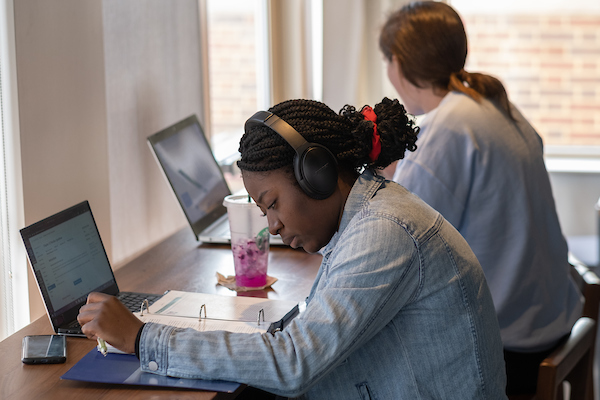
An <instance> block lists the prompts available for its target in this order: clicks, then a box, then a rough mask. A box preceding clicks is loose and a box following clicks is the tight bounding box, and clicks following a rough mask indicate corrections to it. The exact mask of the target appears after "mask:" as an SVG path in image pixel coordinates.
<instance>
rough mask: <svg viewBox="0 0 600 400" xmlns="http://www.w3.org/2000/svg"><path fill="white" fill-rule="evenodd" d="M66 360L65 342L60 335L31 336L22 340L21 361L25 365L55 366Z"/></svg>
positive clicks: (63, 337)
mask: <svg viewBox="0 0 600 400" xmlns="http://www.w3.org/2000/svg"><path fill="white" fill-rule="evenodd" d="M66 360H67V341H66V337H65V336H62V335H33V336H25V337H24V338H23V354H22V358H21V361H23V362H24V363H25V364H57V363H63V362H65V361H66Z"/></svg>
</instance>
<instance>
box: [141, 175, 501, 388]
mask: <svg viewBox="0 0 600 400" xmlns="http://www.w3.org/2000/svg"><path fill="white" fill-rule="evenodd" d="M298 212H301V211H300V210H299V211H298ZM140 363H141V368H142V370H143V371H146V372H150V368H149V365H152V366H153V367H154V368H153V369H155V371H152V372H155V373H157V374H163V375H171V376H177V377H184V378H203V379H223V380H230V381H237V382H242V383H247V384H249V385H251V386H255V387H258V388H260V389H264V390H266V391H269V392H272V393H276V394H279V395H282V396H289V397H296V396H302V398H306V399H328V400H333V399H344V400H352V399H366V398H372V399H394V400H396V399H407V400H418V399H452V400H455V399H461V400H466V399H504V398H505V394H504V392H505V383H506V380H505V372H504V360H503V353H502V344H501V341H500V333H499V328H498V322H497V319H496V314H495V312H494V308H493V303H492V299H491V295H490V293H489V290H488V287H487V285H486V283H485V278H484V275H483V272H482V270H481V267H480V266H479V264H478V262H477V260H476V258H475V256H474V255H473V253H472V252H471V250H470V249H469V247H468V245H467V244H466V242H465V241H464V239H463V238H462V237H461V236H460V234H459V233H458V232H457V231H456V230H455V229H454V228H453V227H452V226H451V225H450V224H449V223H447V222H446V221H445V220H444V219H443V218H442V217H441V216H440V214H439V213H437V212H436V211H435V210H433V209H432V208H431V207H429V206H427V205H426V204H425V203H424V202H422V201H421V200H420V199H419V198H418V197H416V196H414V195H412V194H410V193H409V192H408V191H407V190H405V189H404V188H403V187H401V186H400V185H397V184H396V183H393V182H390V181H385V180H383V178H381V177H377V176H374V175H373V174H372V173H371V172H370V171H366V172H365V173H363V174H362V175H361V177H359V179H358V180H357V182H356V184H355V185H354V187H353V188H352V191H351V193H350V195H349V197H348V199H347V202H346V205H345V207H344V213H343V216H342V220H341V224H340V228H339V231H338V232H337V233H336V234H335V235H334V237H333V238H332V239H331V241H330V243H329V244H328V245H327V246H326V247H325V248H324V250H323V262H322V264H321V267H320V269H319V272H318V275H317V277H316V279H315V283H314V286H313V288H312V290H311V293H310V295H309V297H308V299H307V307H306V310H305V311H304V312H303V313H301V314H300V315H299V316H298V317H296V318H295V319H294V320H293V321H292V322H291V323H290V325H288V326H287V327H286V328H285V329H284V330H283V331H281V332H276V333H275V334H274V335H271V334H268V333H265V334H258V333H256V334H239V333H237V334H236V333H226V332H203V333H201V332H197V331H195V330H192V329H178V328H174V327H168V326H163V325H156V324H147V325H146V326H145V327H144V329H143V330H142V334H141V337H140Z"/></svg>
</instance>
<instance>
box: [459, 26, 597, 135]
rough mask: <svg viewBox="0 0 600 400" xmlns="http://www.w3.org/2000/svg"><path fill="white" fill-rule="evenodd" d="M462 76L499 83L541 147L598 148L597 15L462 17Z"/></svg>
mask: <svg viewBox="0 0 600 400" xmlns="http://www.w3.org/2000/svg"><path fill="white" fill-rule="evenodd" d="M463 21H464V24H465V26H466V30H467V35H468V38H469V56H468V58H467V66H466V69H467V71H470V72H485V73H488V74H490V75H494V76H496V77H497V78H500V79H501V80H502V82H503V83H504V85H505V87H506V89H507V91H508V94H509V98H510V99H511V101H512V102H513V103H515V104H516V105H517V107H519V109H520V110H521V112H522V113H523V114H524V115H525V116H526V117H527V118H528V119H529V120H530V121H531V123H532V124H533V126H534V127H535V128H536V129H537V131H538V132H539V134H540V135H541V136H542V137H543V138H544V142H545V143H546V144H552V145H600V15H539V16H536V15H493V16H491V15H466V16H465V15H463Z"/></svg>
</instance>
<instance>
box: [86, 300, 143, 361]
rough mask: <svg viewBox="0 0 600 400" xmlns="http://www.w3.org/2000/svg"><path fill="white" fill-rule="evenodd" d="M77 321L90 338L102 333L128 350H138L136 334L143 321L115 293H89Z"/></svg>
mask: <svg viewBox="0 0 600 400" xmlns="http://www.w3.org/2000/svg"><path fill="white" fill-rule="evenodd" d="M77 321H79V324H80V325H81V329H82V331H83V333H84V334H85V335H86V336H87V337H88V338H90V339H97V338H99V337H100V338H102V339H104V340H105V341H106V342H107V343H109V344H111V345H112V346H114V347H116V348H117V349H119V350H121V351H125V352H127V353H134V352H135V338H136V336H137V333H138V331H139V330H140V328H141V327H142V325H143V322H142V321H140V320H139V319H138V318H137V317H136V316H135V315H133V313H132V312H131V311H129V309H127V307H125V305H123V303H121V302H120V301H119V300H118V299H117V298H116V297H114V296H110V295H108V294H104V293H98V292H92V293H90V294H89V296H88V299H87V303H86V305H84V306H83V307H81V308H80V309H79V315H78V316H77Z"/></svg>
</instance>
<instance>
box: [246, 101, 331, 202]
mask: <svg viewBox="0 0 600 400" xmlns="http://www.w3.org/2000/svg"><path fill="white" fill-rule="evenodd" d="M259 125H262V126H267V127H269V128H271V129H273V130H274V131H275V132H276V133H278V134H279V135H280V136H281V137H282V138H284V139H285V141H286V142H288V143H289V144H290V146H292V147H293V148H294V151H295V152H296V155H295V156H294V173H295V175H296V180H297V181H298V184H299V185H300V187H301V188H302V190H304V193H306V194H307V195H309V196H310V197H312V198H314V199H317V200H323V199H326V198H328V197H329V196H331V194H332V193H333V192H334V191H335V188H336V187H337V178H338V173H337V161H336V159H335V156H334V155H333V154H332V153H331V151H329V149H328V148H326V147H325V146H322V145H320V144H318V143H309V142H307V141H306V139H304V137H303V136H302V135H300V133H298V131H297V130H295V129H294V128H293V127H291V126H290V124H288V123H287V122H285V121H284V120H282V119H281V118H279V117H278V116H277V115H275V114H273V113H270V112H269V111H259V112H257V113H256V114H254V115H253V116H251V117H250V118H248V120H247V121H246V124H245V125H244V129H245V131H246V132H247V131H248V130H249V129H250V128H252V127H254V126H259Z"/></svg>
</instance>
